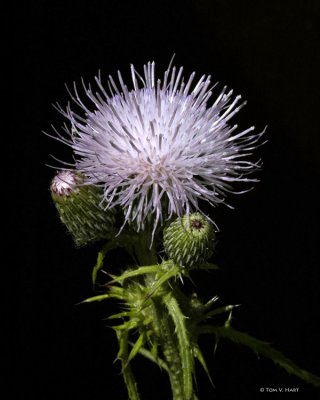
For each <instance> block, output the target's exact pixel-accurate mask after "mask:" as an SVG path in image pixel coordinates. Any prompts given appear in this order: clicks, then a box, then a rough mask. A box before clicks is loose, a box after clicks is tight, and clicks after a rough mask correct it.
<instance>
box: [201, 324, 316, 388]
mask: <svg viewBox="0 0 320 400" xmlns="http://www.w3.org/2000/svg"><path fill="white" fill-rule="evenodd" d="M200 333H214V334H215V335H216V339H217V340H219V338H227V339H229V340H231V341H233V342H234V343H237V344H241V345H243V346H247V347H249V348H250V349H251V350H253V351H254V352H256V353H257V354H259V355H261V356H264V357H266V358H269V359H271V360H272V361H273V362H274V363H275V364H278V365H279V366H280V367H282V368H284V369H285V370H286V371H287V372H288V373H289V374H293V375H296V376H298V377H299V378H300V379H302V380H304V381H305V382H308V383H310V384H312V385H314V386H317V387H320V378H319V377H318V376H316V375H314V374H311V373H310V372H308V371H306V370H304V369H302V368H300V367H299V366H297V365H296V364H295V363H294V362H293V361H291V360H290V359H289V358H287V357H285V356H284V355H283V354H282V353H280V351H278V350H276V349H274V348H273V347H271V346H270V344H269V343H267V342H264V341H262V340H259V339H256V338H254V337H252V336H250V335H248V334H247V333H244V332H239V331H237V330H235V329H234V328H232V327H231V326H203V327H201V329H200Z"/></svg>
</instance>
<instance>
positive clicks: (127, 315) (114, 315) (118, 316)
mask: <svg viewBox="0 0 320 400" xmlns="http://www.w3.org/2000/svg"><path fill="white" fill-rule="evenodd" d="M131 315H132V312H131V311H123V312H120V313H118V314H113V315H110V316H109V317H108V318H107V319H118V318H125V317H130V316H131Z"/></svg>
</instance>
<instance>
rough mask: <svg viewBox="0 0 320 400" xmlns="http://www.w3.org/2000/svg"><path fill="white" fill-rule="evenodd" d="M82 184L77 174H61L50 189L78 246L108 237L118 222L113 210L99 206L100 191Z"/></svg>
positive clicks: (62, 172)
mask: <svg viewBox="0 0 320 400" xmlns="http://www.w3.org/2000/svg"><path fill="white" fill-rule="evenodd" d="M83 181H84V178H83V177H82V176H81V175H79V174H78V173H76V172H72V171H60V172H58V173H57V175H56V176H55V177H54V178H53V180H52V182H51V186H50V191H51V197H52V200H53V201H54V203H55V206H56V208H57V210H58V213H59V216H60V219H61V221H62V222H63V223H64V224H65V226H66V227H67V229H68V231H69V232H70V233H71V235H72V237H73V240H74V242H75V243H76V245H77V246H82V245H85V244H87V243H89V242H94V241H97V240H101V239H106V238H108V237H109V236H110V234H111V232H112V231H113V227H114V223H115V216H114V212H113V210H106V211H104V210H103V209H102V208H101V207H100V202H101V196H102V193H101V192H102V191H101V188H98V187H96V186H92V185H91V186H90V185H84V184H83Z"/></svg>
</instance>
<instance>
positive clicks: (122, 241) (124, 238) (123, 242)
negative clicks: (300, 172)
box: [92, 232, 136, 284]
mask: <svg viewBox="0 0 320 400" xmlns="http://www.w3.org/2000/svg"><path fill="white" fill-rule="evenodd" d="M115 235H116V233H115ZM135 240H136V236H135V235H131V234H130V235H129V234H127V233H124V232H123V233H121V234H120V235H119V236H115V237H114V238H113V239H112V240H110V241H109V242H108V243H106V244H105V245H104V246H103V248H102V250H101V251H99V253H98V257H97V262H96V265H95V266H94V267H93V270H92V282H93V284H95V283H96V280H97V274H98V272H99V271H100V269H101V268H102V267H103V261H104V258H105V256H106V254H107V252H108V251H110V250H113V249H116V248H118V247H125V248H126V249H127V250H129V248H130V246H132V244H133V242H134V241H135Z"/></svg>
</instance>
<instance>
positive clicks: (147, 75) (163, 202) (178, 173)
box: [58, 63, 263, 229]
mask: <svg viewBox="0 0 320 400" xmlns="http://www.w3.org/2000/svg"><path fill="white" fill-rule="evenodd" d="M182 72H183V68H182V67H181V68H180V69H176V68H175V67H173V68H171V66H169V68H168V70H167V71H166V72H165V74H164V78H163V80H162V81H161V80H160V79H156V77H155V64H154V63H148V64H147V65H145V66H144V74H143V76H140V75H139V74H138V73H137V72H136V70H135V69H134V67H133V66H131V75H132V82H133V88H132V89H129V88H128V87H127V86H126V84H125V83H124V81H123V79H122V76H121V74H120V72H118V80H119V84H116V83H115V81H114V80H113V79H112V77H109V81H108V88H109V91H108V92H107V91H106V90H105V88H104V86H103V85H102V82H101V78H100V74H99V76H98V77H96V78H95V81H96V84H97V87H98V90H97V91H95V92H94V91H93V90H92V89H91V86H89V87H86V86H85V85H84V84H83V87H84V90H85V93H86V95H87V97H88V98H89V99H90V101H91V103H92V105H93V107H92V108H90V107H89V106H87V105H85V104H84V102H83V101H82V100H81V99H80V96H79V95H78V91H77V88H76V86H74V94H72V93H70V95H71V97H72V99H73V100H74V102H75V103H76V104H77V105H78V106H79V107H80V109H81V113H80V114H77V113H75V112H73V111H72V110H71V108H70V107H68V108H67V110H66V111H64V110H63V109H62V108H61V107H59V111H61V112H62V113H63V114H64V116H65V117H67V118H68V119H69V120H70V121H71V126H72V128H71V129H68V128H67V127H65V131H66V132H67V134H68V136H67V137H64V136H61V135H59V137H58V140H61V141H63V142H64V143H66V144H68V145H69V146H71V147H72V149H73V152H74V155H75V165H74V166H75V168H76V170H78V171H79V172H80V173H81V174H83V175H84V176H85V177H86V182H87V183H89V184H96V185H102V186H103V199H104V204H105V205H106V206H107V207H110V208H112V207H115V206H118V205H119V206H121V207H122V208H123V209H124V210H125V218H124V220H125V223H126V222H128V221H133V222H135V223H136V226H137V228H138V229H140V228H141V227H142V226H143V224H144V222H145V220H146V218H147V216H148V215H153V217H154V218H153V219H154V228H155V227H156V226H157V225H158V224H159V223H162V221H163V219H164V218H166V217H171V216H173V215H176V216H178V217H181V216H183V215H184V214H189V213H190V212H191V211H192V210H194V211H201V210H200V209H199V200H200V199H201V200H206V201H208V202H209V203H210V204H212V205H216V204H218V203H225V194H226V192H229V191H232V183H234V182H238V181H240V182H249V181H255V179H250V178H248V177H247V175H248V174H250V173H251V172H252V171H254V170H256V168H257V167H258V166H259V165H258V164H259V163H252V162H251V161H249V160H246V159H245V157H246V156H248V155H249V154H250V153H251V150H252V149H254V147H255V145H256V143H257V142H258V141H259V139H260V137H261V135H262V134H263V132H262V133H259V134H256V133H254V132H253V131H254V127H250V128H248V129H246V130H244V131H241V132H237V133H236V130H237V125H231V124H230V120H231V118H232V117H233V116H234V115H235V114H236V113H237V112H238V111H239V110H240V108H242V107H243V105H244V104H245V103H244V102H240V99H241V96H236V97H233V92H232V90H230V91H227V89H226V87H224V88H223V89H222V92H221V93H220V94H219V95H218V97H217V98H216V99H215V101H213V102H212V104H211V105H209V104H208V102H209V99H210V98H211V96H212V87H211V81H210V76H208V77H206V76H202V77H201V78H200V80H198V82H197V83H196V84H193V81H194V77H195V73H192V74H191V75H190V77H189V78H188V79H187V80H186V81H184V79H183V77H182Z"/></svg>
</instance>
